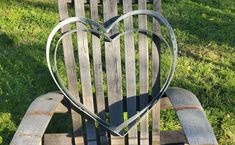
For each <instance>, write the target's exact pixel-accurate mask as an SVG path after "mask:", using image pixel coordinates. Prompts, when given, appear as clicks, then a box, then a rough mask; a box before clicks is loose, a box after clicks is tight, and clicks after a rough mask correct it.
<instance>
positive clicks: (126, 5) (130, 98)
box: [123, 0, 138, 145]
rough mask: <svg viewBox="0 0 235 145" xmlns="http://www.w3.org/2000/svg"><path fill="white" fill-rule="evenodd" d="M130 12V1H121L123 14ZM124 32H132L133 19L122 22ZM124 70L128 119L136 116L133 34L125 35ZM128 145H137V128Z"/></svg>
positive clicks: (129, 18)
mask: <svg viewBox="0 0 235 145" xmlns="http://www.w3.org/2000/svg"><path fill="white" fill-rule="evenodd" d="M129 11H132V0H125V1H123V13H127V12H129ZM124 27H125V31H128V30H132V28H133V17H128V18H126V19H125V20H124ZM124 43H125V69H126V94H127V112H128V118H130V117H132V116H133V115H135V114H136V111H137V108H136V102H137V101H136V75H135V48H134V36H133V33H128V34H126V35H125V42H124ZM128 138H129V139H128V143H129V145H137V144H138V140H137V139H138V135H137V126H135V127H134V128H133V129H132V131H131V132H130V133H129V134H128Z"/></svg>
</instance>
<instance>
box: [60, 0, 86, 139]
mask: <svg viewBox="0 0 235 145" xmlns="http://www.w3.org/2000/svg"><path fill="white" fill-rule="evenodd" d="M67 2H68V1H65V0H58V6H59V16H60V20H64V19H66V18H68V17H69V15H68V7H67ZM68 30H69V26H64V27H63V28H62V29H61V32H62V33H64V32H66V31H68ZM62 43H63V52H64V61H65V66H66V73H67V79H68V89H69V91H70V92H71V94H72V95H74V96H77V99H78V100H79V93H78V88H77V75H76V70H75V61H74V51H73V45H72V38H71V35H67V36H66V37H64V38H63V40H62ZM71 112H72V120H73V131H74V135H75V136H81V135H82V129H81V128H82V119H81V116H80V114H78V113H76V112H75V111H73V110H72V111H71ZM75 140H76V137H75Z"/></svg>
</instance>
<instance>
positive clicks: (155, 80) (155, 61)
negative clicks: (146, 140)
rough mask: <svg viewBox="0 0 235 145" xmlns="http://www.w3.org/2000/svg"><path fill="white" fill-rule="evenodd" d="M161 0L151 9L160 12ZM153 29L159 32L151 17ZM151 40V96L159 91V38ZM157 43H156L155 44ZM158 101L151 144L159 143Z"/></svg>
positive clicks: (154, 111) (156, 1)
mask: <svg viewBox="0 0 235 145" xmlns="http://www.w3.org/2000/svg"><path fill="white" fill-rule="evenodd" d="M160 8H161V0H153V10H154V11H157V12H160ZM153 31H154V32H156V33H157V34H160V25H159V23H157V21H156V20H155V19H153ZM153 39H154V40H153V41H155V43H154V42H152V87H153V90H152V96H156V95H157V94H158V92H159V91H160V51H161V49H160V39H158V38H154V37H153ZM156 44H157V45H156ZM160 103H161V101H158V102H157V104H156V105H155V106H154V107H153V109H152V144H154V145H158V144H160Z"/></svg>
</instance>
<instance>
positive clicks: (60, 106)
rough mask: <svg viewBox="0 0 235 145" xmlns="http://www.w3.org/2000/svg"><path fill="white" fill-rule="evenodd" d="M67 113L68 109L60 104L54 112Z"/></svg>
mask: <svg viewBox="0 0 235 145" xmlns="http://www.w3.org/2000/svg"><path fill="white" fill-rule="evenodd" d="M66 112H68V108H67V107H65V106H64V105H63V104H62V103H60V104H59V105H58V106H57V107H56V110H55V113H66Z"/></svg>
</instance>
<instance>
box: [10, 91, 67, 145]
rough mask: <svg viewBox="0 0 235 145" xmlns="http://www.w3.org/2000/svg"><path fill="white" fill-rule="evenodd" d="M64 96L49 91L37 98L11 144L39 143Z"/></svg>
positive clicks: (31, 144) (30, 144) (28, 144)
mask: <svg viewBox="0 0 235 145" xmlns="http://www.w3.org/2000/svg"><path fill="white" fill-rule="evenodd" d="M63 98H64V96H63V94H60V93H47V94H45V95H42V96H39V97H38V98H36V99H35V100H34V101H33V102H32V104H31V105H30V107H29V108H28V110H27V112H26V113H25V115H24V118H23V119H22V121H21V123H20V125H19V127H18V129H17V131H16V133H15V135H14V137H13V139H12V141H11V145H39V144H40V142H41V139H42V136H43V134H44V132H45V130H46V128H47V125H48V124H49V122H50V120H51V117H52V116H53V114H54V112H55V110H56V107H57V106H58V105H59V104H60V102H61V101H62V99H63Z"/></svg>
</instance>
